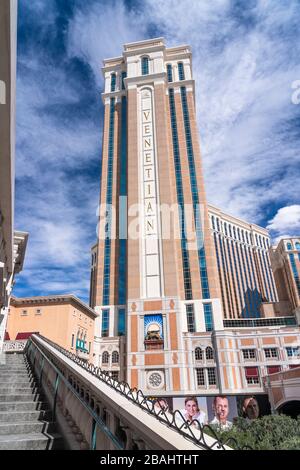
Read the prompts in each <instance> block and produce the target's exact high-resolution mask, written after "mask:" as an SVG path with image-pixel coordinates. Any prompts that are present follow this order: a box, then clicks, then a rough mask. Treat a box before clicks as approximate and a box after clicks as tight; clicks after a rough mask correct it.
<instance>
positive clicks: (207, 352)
mask: <svg viewBox="0 0 300 470" xmlns="http://www.w3.org/2000/svg"><path fill="white" fill-rule="evenodd" d="M205 357H206V359H207V360H212V359H213V358H214V351H213V348H211V347H210V346H208V347H207V348H206V350H205Z"/></svg>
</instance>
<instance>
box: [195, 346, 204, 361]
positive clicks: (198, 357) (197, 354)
mask: <svg viewBox="0 0 300 470" xmlns="http://www.w3.org/2000/svg"><path fill="white" fill-rule="evenodd" d="M195 359H196V361H202V360H203V352H202V349H201V348H196V349H195Z"/></svg>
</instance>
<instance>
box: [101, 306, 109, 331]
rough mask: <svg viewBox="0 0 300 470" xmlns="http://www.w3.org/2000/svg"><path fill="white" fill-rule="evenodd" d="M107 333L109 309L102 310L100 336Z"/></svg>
mask: <svg viewBox="0 0 300 470" xmlns="http://www.w3.org/2000/svg"><path fill="white" fill-rule="evenodd" d="M108 334H109V309H108V308H105V309H103V310H102V338H103V337H105V336H108Z"/></svg>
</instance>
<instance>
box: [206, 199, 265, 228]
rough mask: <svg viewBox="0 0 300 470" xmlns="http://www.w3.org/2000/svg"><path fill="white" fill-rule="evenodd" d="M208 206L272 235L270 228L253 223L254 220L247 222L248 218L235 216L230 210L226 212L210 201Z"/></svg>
mask: <svg viewBox="0 0 300 470" xmlns="http://www.w3.org/2000/svg"><path fill="white" fill-rule="evenodd" d="M207 208H208V210H210V209H211V210H212V211H213V210H216V211H219V212H221V213H222V214H224V215H226V216H228V217H230V218H232V219H234V220H237V221H238V222H242V223H244V224H245V225H249V226H250V227H251V228H252V229H253V228H254V229H255V228H256V227H257V228H258V229H259V230H260V231H263V232H265V233H266V235H267V236H270V235H269V230H268V229H266V228H265V227H261V226H260V225H257V224H254V223H252V222H247V221H246V220H244V219H241V218H240V217H237V216H235V215H231V214H229V213H228V212H225V211H224V210H223V209H220V208H219V207H217V206H214V205H213V204H209V203H208V204H207Z"/></svg>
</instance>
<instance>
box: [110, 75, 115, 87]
mask: <svg viewBox="0 0 300 470" xmlns="http://www.w3.org/2000/svg"><path fill="white" fill-rule="evenodd" d="M110 91H116V74H115V73H112V74H111V82H110Z"/></svg>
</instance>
